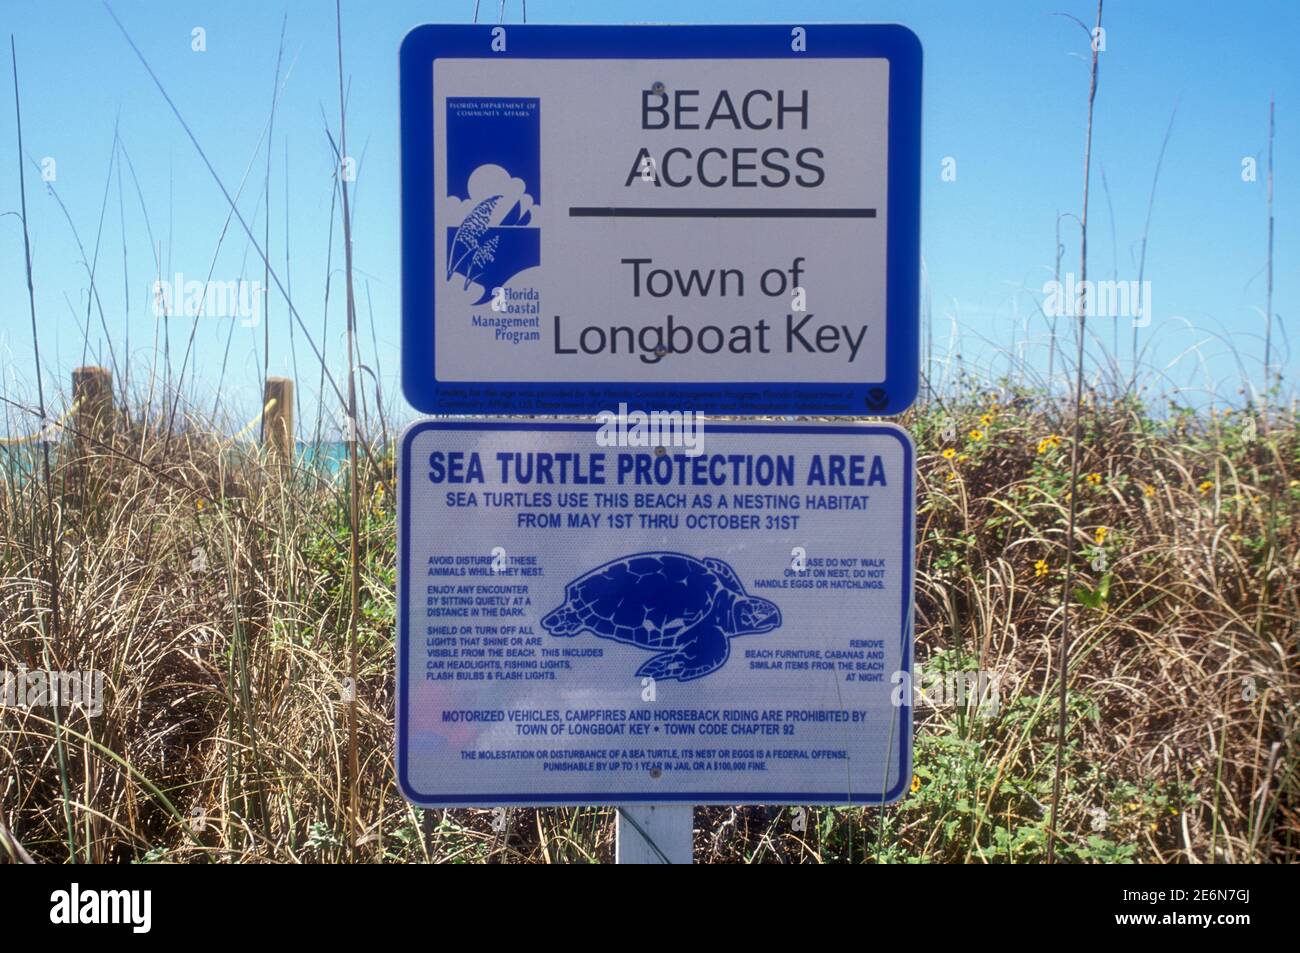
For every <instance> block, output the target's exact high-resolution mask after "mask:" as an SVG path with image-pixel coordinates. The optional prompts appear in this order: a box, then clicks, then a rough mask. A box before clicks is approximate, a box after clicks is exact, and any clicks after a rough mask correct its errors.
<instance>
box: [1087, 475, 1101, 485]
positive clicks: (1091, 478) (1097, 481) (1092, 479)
mask: <svg viewBox="0 0 1300 953" xmlns="http://www.w3.org/2000/svg"><path fill="white" fill-rule="evenodd" d="M1085 479H1086V480H1087V481H1088V482H1089V483H1091V484H1092V485H1093V486H1101V474H1100V473H1089V474H1088V475H1087V477H1085Z"/></svg>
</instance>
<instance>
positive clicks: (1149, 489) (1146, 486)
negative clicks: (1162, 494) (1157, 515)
mask: <svg viewBox="0 0 1300 953" xmlns="http://www.w3.org/2000/svg"><path fill="white" fill-rule="evenodd" d="M1142 492H1143V493H1145V494H1146V495H1147V496H1149V497H1150V496H1155V495H1156V488H1155V487H1153V486H1152V485H1151V484H1150V483H1143V484H1142Z"/></svg>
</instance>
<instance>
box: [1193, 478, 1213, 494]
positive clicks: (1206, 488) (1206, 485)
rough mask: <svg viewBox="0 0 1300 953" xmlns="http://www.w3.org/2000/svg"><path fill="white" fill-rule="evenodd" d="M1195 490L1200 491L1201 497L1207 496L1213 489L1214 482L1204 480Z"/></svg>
mask: <svg viewBox="0 0 1300 953" xmlns="http://www.w3.org/2000/svg"><path fill="white" fill-rule="evenodd" d="M1197 489H1199V490H1200V491H1201V496H1208V495H1209V493H1210V491H1211V490H1213V489H1214V481H1213V480H1206V481H1204V482H1203V483H1202V484H1201V485H1200V486H1199V487H1197Z"/></svg>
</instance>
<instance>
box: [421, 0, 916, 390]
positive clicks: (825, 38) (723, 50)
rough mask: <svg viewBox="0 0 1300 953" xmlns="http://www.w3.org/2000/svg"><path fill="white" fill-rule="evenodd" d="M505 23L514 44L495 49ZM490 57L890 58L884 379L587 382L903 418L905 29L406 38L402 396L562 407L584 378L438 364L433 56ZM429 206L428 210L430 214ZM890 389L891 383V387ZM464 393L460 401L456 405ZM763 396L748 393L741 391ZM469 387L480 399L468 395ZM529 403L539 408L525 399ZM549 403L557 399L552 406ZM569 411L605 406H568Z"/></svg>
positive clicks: (625, 30) (570, 29) (911, 174)
mask: <svg viewBox="0 0 1300 953" xmlns="http://www.w3.org/2000/svg"><path fill="white" fill-rule="evenodd" d="M797 26H801V27H802V28H803V29H805V30H807V41H808V48H809V49H810V50H813V51H815V52H812V53H796V52H794V51H792V50H791V49H790V36H791V33H790V31H791V30H792V29H794V28H795V27H797ZM497 29H505V30H506V34H507V50H506V51H505V52H501V53H492V52H490V48H491V47H490V44H491V42H492V37H493V32H494V31H495V30H497ZM439 57H460V58H464V57H475V58H483V59H488V58H492V57H507V58H513V59H758V58H761V59H781V58H790V59H796V58H800V57H802V58H808V57H812V58H815V59H820V58H846V57H852V58H862V57H872V58H884V59H887V60H888V61H889V143H888V167H889V183H888V190H887V194H888V201H889V214H888V222H887V228H888V234H887V235H886V262H885V276H886V298H885V321H886V323H887V328H888V330H887V333H886V341H885V380H884V381H871V382H863V383H853V382H836V383H834V384H829V383H827V382H825V381H810V382H798V381H772V382H763V383H761V384H755V383H754V382H750V381H724V382H707V381H697V382H664V383H663V384H655V383H654V382H635V383H629V382H626V381H583V382H581V383H580V384H579V385H576V386H580V387H581V388H582V389H583V390H585V391H588V392H590V393H591V394H592V395H593V396H592V400H593V401H595V400H597V399H604V400H607V401H608V402H609V404H610V405H611V406H613V405H616V404H618V403H619V402H620V401H622V402H626V403H628V404H629V405H634V406H641V407H644V408H645V409H651V408H663V407H673V408H676V409H681V410H695V411H699V412H702V413H708V414H739V413H743V414H769V413H772V414H777V413H814V414H847V415H853V414H863V413H871V414H879V415H883V416H889V415H895V414H901V413H902V412H903V411H904V410H906V409H907V408H908V407H910V406H911V405H912V403H913V402H914V401H915V400H916V397H917V393H918V391H919V389H920V380H919V378H920V374H919V368H920V262H921V60H922V52H921V42H920V40H919V39H918V38H917V36H916V34H914V33H913V32H912V31H911V30H909V29H907V28H906V27H903V26H899V25H897V24H864V23H851V24H824V23H823V24H816V23H813V24H798V23H790V24H785V25H761V26H750V25H746V26H717V25H710V26H536V25H515V26H507V25H502V24H496V25H491V24H480V25H466V24H455V25H451V24H446V25H444V24H429V25H425V26H419V27H416V28H415V29H413V30H411V32H410V33H408V34H407V35H406V37H405V39H404V40H403V41H402V45H401V53H400V86H401V106H400V111H401V205H402V208H401V213H402V226H401V229H402V231H401V240H402V309H401V310H402V392H403V394H404V395H405V397H406V400H407V401H408V402H409V403H410V404H411V406H413V407H415V408H416V409H417V410H419V411H421V412H422V413H431V414H432V413H491V414H502V413H555V412H556V411H557V410H559V409H560V406H559V403H558V401H559V399H560V398H559V397H558V394H559V393H560V392H563V391H566V390H572V389H573V388H574V386H575V383H574V382H572V381H544V382H538V381H522V382H512V381H491V382H486V381H439V380H437V379H436V377H435V376H434V375H435V369H436V366H437V365H436V363H435V360H434V321H433V320H432V318H431V316H432V315H433V314H434V289H435V287H436V279H435V273H436V272H437V269H436V268H434V267H433V266H432V264H431V263H432V261H433V244H432V243H433V239H434V236H435V235H436V234H437V232H436V228H437V225H436V222H435V220H434V209H435V208H436V200H435V196H434V195H433V191H434V189H433V183H434V175H433V169H434V155H433V101H434V96H433V61H434V60H435V59H437V58H439ZM421 210H423V211H421ZM886 385H887V386H888V387H889V390H887V391H886V390H885V386H886ZM828 387H833V388H835V389H837V390H843V391H844V392H845V394H846V398H845V399H844V400H843V401H840V400H822V401H820V402H819V403H818V404H816V405H814V404H811V403H806V404H798V403H797V400H798V399H799V396H800V395H808V396H812V395H815V394H818V393H823V394H824V393H825V391H826V390H827V388H828ZM453 388H454V389H455V390H456V391H457V392H458V400H457V402H456V404H455V405H454V406H446V405H444V403H443V393H444V390H450V389H453ZM745 394H750V395H753V399H749V400H745V399H743V397H742V395H745ZM466 395H468V396H469V398H470V399H471V400H472V405H471V403H469V402H467V401H466V400H464V399H459V398H464V397H465V396H466ZM520 399H524V400H526V401H528V402H536V401H540V402H542V403H529V404H527V405H520V403H519V401H520ZM548 399H550V400H555V401H557V403H556V404H547V403H545V402H546V401H547V400H548ZM564 409H566V410H568V411H570V412H572V411H575V410H577V411H590V412H595V411H596V410H599V409H600V408H599V407H591V408H586V407H583V408H579V407H576V406H575V405H574V404H573V403H572V402H570V401H567V400H566V401H565V403H564Z"/></svg>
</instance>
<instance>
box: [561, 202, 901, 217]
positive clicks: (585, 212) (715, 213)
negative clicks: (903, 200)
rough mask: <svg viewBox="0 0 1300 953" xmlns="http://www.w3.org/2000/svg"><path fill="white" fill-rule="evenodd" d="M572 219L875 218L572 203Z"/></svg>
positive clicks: (825, 211)
mask: <svg viewBox="0 0 1300 953" xmlns="http://www.w3.org/2000/svg"><path fill="white" fill-rule="evenodd" d="M569 216H570V217H571V218H875V217H876V210H875V209H874V208H685V207H679V208H672V207H669V208H662V207H661V208H631V207H628V206H618V205H575V206H572V207H571V208H570V209H569Z"/></svg>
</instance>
